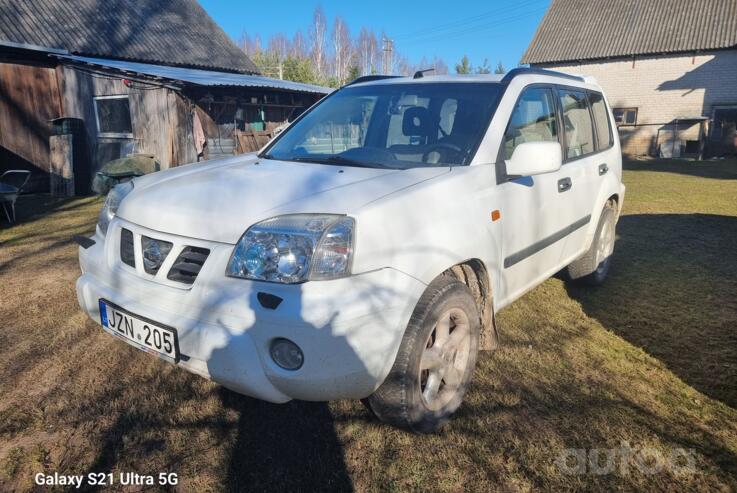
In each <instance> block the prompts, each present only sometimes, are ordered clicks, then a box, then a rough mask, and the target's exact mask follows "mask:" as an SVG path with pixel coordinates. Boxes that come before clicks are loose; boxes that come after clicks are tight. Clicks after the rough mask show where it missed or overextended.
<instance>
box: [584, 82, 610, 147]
mask: <svg viewBox="0 0 737 493" xmlns="http://www.w3.org/2000/svg"><path fill="white" fill-rule="evenodd" d="M592 94H596V95H598V96H601V102H602V103H604V113H605V114H606V124H607V128H608V129H609V145H608V146H606V147H604V148H603V149H600V148H599V129H598V128H597V126H596V117H595V116H594V105H593V104H592V103H591V95H592ZM586 99H588V101H589V112H590V113H591V122H592V123H593V125H594V137H595V139H596V140H595V143H596V151H595V152H594V154H598V153H599V152H604V151H608V150H609V149H611V148H612V147H614V133H613V131H612V120H614V115H613V114H612V115H611V118H610V111H609V107H608V106H607V104H606V98H605V97H604V94H603V93H601V92H599V91H591V90H586ZM586 155H587V156H590V154H586Z"/></svg>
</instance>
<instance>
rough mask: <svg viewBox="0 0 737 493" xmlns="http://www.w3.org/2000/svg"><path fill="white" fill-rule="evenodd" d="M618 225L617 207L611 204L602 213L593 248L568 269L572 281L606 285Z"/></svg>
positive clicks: (591, 284) (592, 244)
mask: <svg viewBox="0 0 737 493" xmlns="http://www.w3.org/2000/svg"><path fill="white" fill-rule="evenodd" d="M616 224H617V212H616V209H615V205H614V204H613V203H612V202H609V203H607V205H606V206H605V207H604V210H603V211H602V212H601V216H600V218H599V225H598V226H597V228H596V234H595V235H594V241H593V242H592V243H591V247H590V248H589V249H588V251H587V252H586V254H585V255H584V256H583V257H581V258H580V259H578V260H576V261H574V262H573V263H571V264H570V265H569V266H568V267H567V273H568V278H569V279H570V280H571V281H573V282H575V283H577V284H586V285H589V286H601V285H602V284H604V281H605V280H606V277H607V274H609V267H610V265H611V262H612V254H613V253H614V241H615V237H616Z"/></svg>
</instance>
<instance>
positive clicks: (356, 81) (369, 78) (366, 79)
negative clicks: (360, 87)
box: [343, 74, 402, 87]
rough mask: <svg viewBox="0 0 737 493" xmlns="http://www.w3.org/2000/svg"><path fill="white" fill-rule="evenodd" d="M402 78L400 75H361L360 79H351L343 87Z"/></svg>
mask: <svg viewBox="0 0 737 493" xmlns="http://www.w3.org/2000/svg"><path fill="white" fill-rule="evenodd" d="M399 77H402V76H401V75H379V74H375V75H363V76H361V77H358V78H357V79H353V80H352V81H350V82H349V83H348V84H346V85H344V86H343V87H348V86H352V85H353V84H361V83H362V82H371V81H374V80H384V79H396V78H399Z"/></svg>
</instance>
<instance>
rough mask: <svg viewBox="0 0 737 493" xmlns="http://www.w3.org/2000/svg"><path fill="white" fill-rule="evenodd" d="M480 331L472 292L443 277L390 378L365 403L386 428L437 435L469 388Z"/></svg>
mask: <svg viewBox="0 0 737 493" xmlns="http://www.w3.org/2000/svg"><path fill="white" fill-rule="evenodd" d="M480 329H481V319H480V317H479V314H478V309H477V308H476V303H475V301H474V298H473V294H472V293H471V291H470V290H469V289H468V287H467V286H466V285H465V284H463V283H462V282H459V281H458V280H456V279H455V278H454V277H451V276H441V277H439V278H438V279H436V280H435V281H433V282H432V283H431V284H430V286H428V288H427V290H426V291H425V293H424V294H423V295H422V297H421V298H420V301H419V302H418V303H417V306H416V307H415V310H414V312H413V314H412V317H411V318H410V321H409V324H408V325H407V330H406V331H405V333H404V338H403V339H402V343H401V345H400V347H399V352H398V354H397V358H396V360H395V361H394V366H393V367H392V369H391V371H390V372H389V375H388V376H387V378H386V380H384V383H382V384H381V386H380V387H379V388H378V389H377V390H376V392H374V393H373V394H372V395H370V396H369V397H368V398H367V399H364V400H363V402H364V404H366V405H367V406H368V407H369V409H370V411H371V412H372V413H373V414H374V415H375V416H376V417H377V418H379V419H380V420H381V421H383V422H385V423H389V424H391V425H394V426H397V427H399V428H404V429H407V430H411V431H414V432H419V433H428V432H431V431H434V430H436V429H437V428H438V427H439V426H441V425H442V424H443V423H444V422H446V421H447V420H448V418H450V416H451V415H452V414H453V413H454V412H455V411H456V409H458V407H459V406H460V405H461V401H462V400H463V396H464V394H465V393H466V390H467V389H468V386H469V384H470V382H471V376H472V375H473V370H474V367H475V366H476V357H477V354H478V344H479V333H480ZM454 334H458V335H457V336H454ZM421 365H422V366H425V367H427V368H426V369H421ZM446 380H447V381H446Z"/></svg>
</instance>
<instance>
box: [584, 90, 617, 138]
mask: <svg viewBox="0 0 737 493" xmlns="http://www.w3.org/2000/svg"><path fill="white" fill-rule="evenodd" d="M589 101H590V102H591V113H593V114H594V125H595V126H596V140H597V141H598V143H599V150H603V149H608V148H609V147H610V146H611V145H612V144H613V142H612V127H611V125H610V123H609V114H608V113H607V110H606V104H605V103H604V96H602V95H601V94H599V93H598V92H590V93H589Z"/></svg>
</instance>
